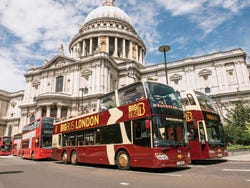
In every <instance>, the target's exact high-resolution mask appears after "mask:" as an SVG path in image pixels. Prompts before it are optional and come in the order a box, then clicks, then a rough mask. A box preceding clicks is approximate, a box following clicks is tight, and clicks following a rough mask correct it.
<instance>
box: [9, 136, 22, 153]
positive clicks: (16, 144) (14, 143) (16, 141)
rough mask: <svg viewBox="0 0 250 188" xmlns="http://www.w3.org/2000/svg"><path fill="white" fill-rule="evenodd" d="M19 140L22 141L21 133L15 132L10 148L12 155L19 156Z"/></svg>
mask: <svg viewBox="0 0 250 188" xmlns="http://www.w3.org/2000/svg"><path fill="white" fill-rule="evenodd" d="M21 142H22V133H18V134H15V135H14V136H13V140H12V150H11V154H12V155H14V156H20V154H21Z"/></svg>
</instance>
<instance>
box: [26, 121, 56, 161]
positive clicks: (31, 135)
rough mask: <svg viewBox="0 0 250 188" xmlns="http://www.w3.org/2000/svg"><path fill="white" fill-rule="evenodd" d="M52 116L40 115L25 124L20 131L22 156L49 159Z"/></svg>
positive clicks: (33, 158)
mask: <svg viewBox="0 0 250 188" xmlns="http://www.w3.org/2000/svg"><path fill="white" fill-rule="evenodd" d="M53 122H54V118H50V117H40V118H39V119H37V120H35V121H33V122H32V123H30V124H28V125H26V126H25V127H24V128H23V132H22V154H21V155H22V157H23V158H27V159H32V160H38V159H50V157H51V151H52V149H51V147H52V132H53Z"/></svg>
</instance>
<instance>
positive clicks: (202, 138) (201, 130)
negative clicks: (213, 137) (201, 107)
mask: <svg viewBox="0 0 250 188" xmlns="http://www.w3.org/2000/svg"><path fill="white" fill-rule="evenodd" d="M197 124H198V131H199V140H200V144H201V148H202V151H203V150H204V149H205V145H206V134H205V127H204V124H203V122H202V121H198V122H197Z"/></svg>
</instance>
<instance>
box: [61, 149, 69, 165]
mask: <svg viewBox="0 0 250 188" xmlns="http://www.w3.org/2000/svg"><path fill="white" fill-rule="evenodd" d="M62 161H63V163H65V164H67V163H68V154H67V152H66V151H64V152H63V154H62Z"/></svg>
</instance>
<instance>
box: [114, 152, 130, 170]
mask: <svg viewBox="0 0 250 188" xmlns="http://www.w3.org/2000/svg"><path fill="white" fill-rule="evenodd" d="M116 165H117V167H118V168H119V169H120V170H129V169H130V159H129V155H128V153H127V152H126V151H123V150H122V151H119V152H118V154H117V156H116Z"/></svg>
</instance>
